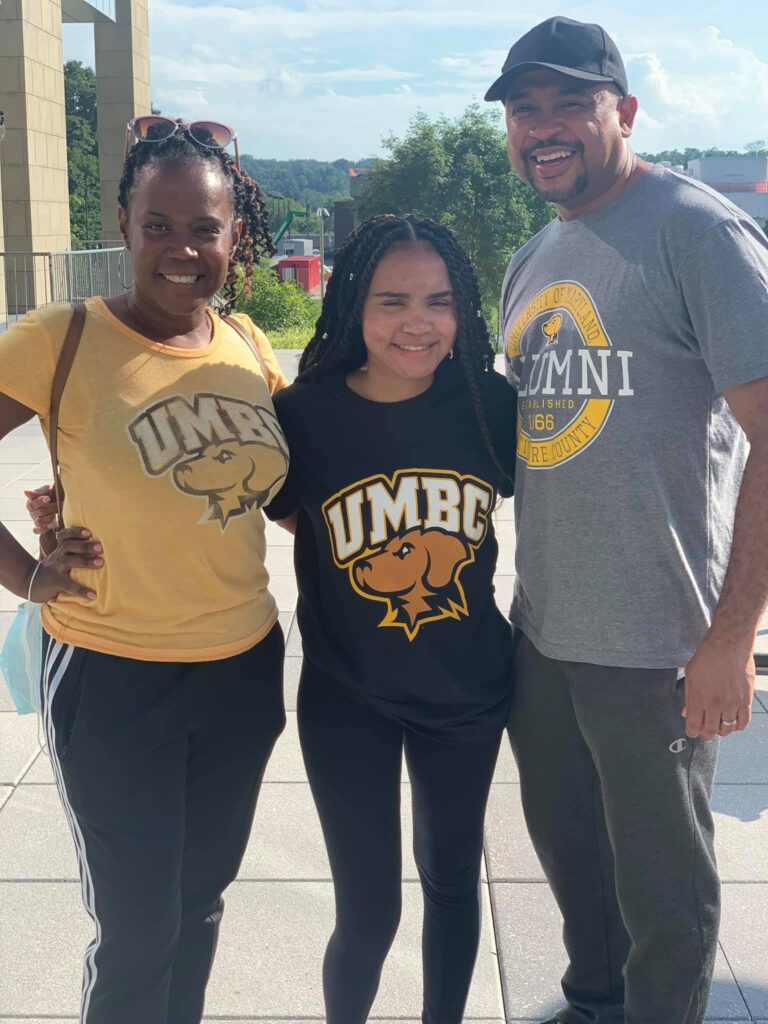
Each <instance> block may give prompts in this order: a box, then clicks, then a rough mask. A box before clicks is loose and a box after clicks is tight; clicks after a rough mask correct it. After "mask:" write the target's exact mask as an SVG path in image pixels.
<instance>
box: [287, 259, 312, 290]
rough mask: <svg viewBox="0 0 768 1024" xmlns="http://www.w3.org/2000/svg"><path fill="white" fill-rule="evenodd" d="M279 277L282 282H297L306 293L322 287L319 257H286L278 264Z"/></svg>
mask: <svg viewBox="0 0 768 1024" xmlns="http://www.w3.org/2000/svg"><path fill="white" fill-rule="evenodd" d="M277 276H278V277H279V278H280V280H281V281H282V282H285V281H295V282H296V284H297V285H298V286H299V287H300V288H303V289H304V291H305V292H313V291H314V290H315V289H316V288H319V287H320V257H319V256H284V257H283V258H282V259H281V260H279V261H278V264H277Z"/></svg>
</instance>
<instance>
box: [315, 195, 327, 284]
mask: <svg viewBox="0 0 768 1024" xmlns="http://www.w3.org/2000/svg"><path fill="white" fill-rule="evenodd" d="M315 216H316V217H317V219H318V220H319V221H320V301H321V302H322V301H323V299H324V298H325V218H326V217H330V213H328V211H327V210H326V209H325V207H324V206H318V208H317V212H316V214H315Z"/></svg>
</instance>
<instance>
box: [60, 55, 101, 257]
mask: <svg viewBox="0 0 768 1024" xmlns="http://www.w3.org/2000/svg"><path fill="white" fill-rule="evenodd" d="M64 104H65V113H66V120H67V162H68V173H69V216H70V222H71V230H72V245H73V246H77V245H79V244H80V243H81V242H83V241H85V240H86V239H93V238H96V239H98V238H101V191H100V188H99V180H100V179H99V149H98V143H97V127H96V75H95V73H94V71H93V69H92V68H89V67H87V66H86V65H85V64H81V63H80V61H78V60H69V61H67V62H66V64H65V65H64Z"/></svg>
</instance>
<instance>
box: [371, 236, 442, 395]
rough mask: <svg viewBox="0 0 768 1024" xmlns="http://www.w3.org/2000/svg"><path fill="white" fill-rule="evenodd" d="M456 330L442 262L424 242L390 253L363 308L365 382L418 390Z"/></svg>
mask: <svg viewBox="0 0 768 1024" xmlns="http://www.w3.org/2000/svg"><path fill="white" fill-rule="evenodd" d="M456 326H457V318H456V306H455V302H454V296H453V288H452V286H451V279H450V276H449V274H448V268H447V267H446V265H445V261H444V260H443V258H442V257H441V256H439V255H438V253H437V252H436V251H435V250H434V249H433V248H432V246H431V245H428V244H426V243H424V242H415V243H413V244H411V245H407V246H400V245H398V246H396V247H393V248H392V249H390V250H389V252H387V254H386V255H385V256H383V257H382V259H381V260H380V261H379V263H378V265H377V267H376V270H375V271H374V273H373V277H372V278H371V284H370V288H369V289H368V296H367V298H366V300H365V305H364V307H363V339H364V341H365V347H366V349H367V352H368V362H367V366H368V370H367V372H368V376H369V378H370V379H371V381H372V382H373V381H374V380H376V381H377V382H381V383H386V382H387V381H389V382H390V383H391V384H395V385H400V386H402V383H403V382H404V381H406V382H413V383H414V385H416V386H417V389H419V390H423V388H424V385H425V384H426V385H427V386H428V384H429V382H431V380H432V378H433V376H434V373H435V370H436V369H437V367H438V366H439V365H440V363H441V362H442V361H443V360H444V359H445V358H446V356H447V355H448V354H449V352H450V351H451V349H452V348H453V343H454V341H455V339H456Z"/></svg>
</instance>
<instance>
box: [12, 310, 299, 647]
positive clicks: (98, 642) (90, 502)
mask: <svg viewBox="0 0 768 1024" xmlns="http://www.w3.org/2000/svg"><path fill="white" fill-rule="evenodd" d="M71 316H72V309H71V307H70V306H50V307H47V308H45V309H41V310H39V311H37V312H35V313H31V314H29V315H28V316H26V317H25V318H24V319H23V320H21V321H19V322H18V323H17V324H15V325H14V326H13V327H11V328H10V330H9V331H8V332H7V333H6V334H3V335H0V391H2V392H4V393H5V394H7V395H9V396H10V397H11V398H14V399H16V401H18V402H21V403H22V404H24V405H26V406H28V407H29V408H30V409H34V410H35V412H36V413H37V414H38V415H39V416H40V419H41V421H42V425H43V429H44V430H45V431H46V435H47V428H48V414H49V409H50V396H51V384H52V382H53V374H54V370H55V367H56V362H57V360H58V357H59V353H60V352H61V348H62V346H63V343H64V335H65V333H66V330H67V327H68V325H69V321H70V319H71ZM212 320H213V325H214V330H213V338H212V340H211V342H210V344H209V345H207V346H206V347H205V348H198V349H191V350H189V349H178V348H171V347H169V346H167V345H162V344H156V343H153V342H151V341H148V340H147V339H146V338H144V337H142V336H141V335H140V334H137V333H136V332H134V331H132V330H130V329H129V328H128V327H126V326H125V325H124V324H122V323H121V322H120V321H119V320H118V319H117V318H116V317H115V316H113V314H112V313H111V312H110V311H109V309H108V308H107V306H106V305H105V303H104V302H103V301H102V300H101V299H91V300H89V301H88V303H87V317H86V322H85V330H84V331H83V336H82V340H81V342H80V347H79V348H78V351H77V355H76V357H75V361H74V364H73V366H72V370H71V372H70V375H69V379H68V381H67V385H66V388H65V391H64V396H63V399H62V402H61V409H60V412H59V432H58V434H59V436H58V445H59V463H60V466H61V479H62V484H63V486H64V490H65V494H66V497H65V501H64V521H65V523H66V525H67V526H85V527H87V528H88V529H89V530H91V531H92V533H93V536H94V538H96V539H98V540H99V541H100V542H101V543H102V544H103V546H104V563H105V564H104V566H103V567H102V568H101V569H86V570H76V571H75V572H74V573H73V576H74V577H75V578H76V579H77V580H78V581H80V582H82V583H84V584H86V585H88V586H89V587H92V588H93V589H94V590H95V591H96V593H97V595H98V597H97V599H96V600H95V601H86V600H83V599H80V598H76V597H74V596H72V595H70V594H66V595H61V596H60V597H59V598H57V599H56V600H55V601H52V602H50V603H49V604H47V605H46V606H45V607H44V608H43V615H42V617H43V624H44V626H45V628H46V630H47V631H48V632H49V633H50V634H51V635H52V636H53V637H55V638H56V639H57V640H60V641H62V642H64V643H68V644H74V645H76V646H78V647H85V648H88V649H90V650H94V651H102V652H106V653H108V654H117V655H122V656H125V657H129V658H138V659H141V660H144V661H213V660H216V659H220V658H227V657H231V656H233V655H235V654H239V653H241V652H242V651H245V650H247V649H248V648H249V647H251V646H253V645H254V644H256V643H258V642H259V641H260V640H261V639H262V638H263V637H264V636H265V635H266V634H267V633H268V632H269V630H270V629H271V628H272V626H273V625H274V623H275V621H276V619H277V607H276V605H275V601H274V598H273V597H272V595H271V594H270V593H269V591H268V589H267V583H268V576H267V571H266V569H265V568H264V554H265V539H264V518H263V516H262V513H261V511H260V509H261V507H262V506H263V505H264V504H266V503H267V502H268V501H269V500H270V499H271V498H272V497H273V496H274V495H275V494H276V493H277V491H278V490H279V488H280V487H281V485H282V483H283V481H284V480H285V476H286V473H287V471H288V446H287V444H286V442H285V437H284V436H283V433H282V431H281V429H280V427H279V425H278V422H277V419H276V418H275V412H274V408H273V406H272V400H271V397H270V393H274V392H275V391H277V390H279V388H281V387H283V386H285V383H286V381H285V378H284V376H283V374H282V373H281V371H280V367H279V365H278V363H277V360H276V359H275V357H274V354H273V353H272V350H271V348H270V346H269V342H268V341H267V339H266V338H265V337H264V335H263V334H262V333H261V331H259V330H258V328H256V327H255V326H254V324H253V323H252V322H251V321H250V320H249V319H248V317H240V318H239V320H240V322H241V323H242V324H243V326H244V327H245V328H246V329H247V330H248V331H249V333H250V334H251V335H252V337H253V339H254V342H255V343H256V344H257V346H258V348H259V351H260V352H261V353H262V354H263V357H264V361H265V363H266V365H267V369H268V377H269V380H268V381H265V379H264V376H263V374H262V371H261V368H260V366H259V363H258V361H257V359H256V356H255V355H254V353H253V352H252V351H251V350H250V348H249V347H248V345H247V344H246V342H245V341H244V339H243V338H241V337H240V336H239V335H238V334H237V332H236V331H234V330H233V329H232V328H231V327H229V326H228V325H227V324H225V323H223V321H221V320H220V319H219V318H218V316H213V317H212Z"/></svg>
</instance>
